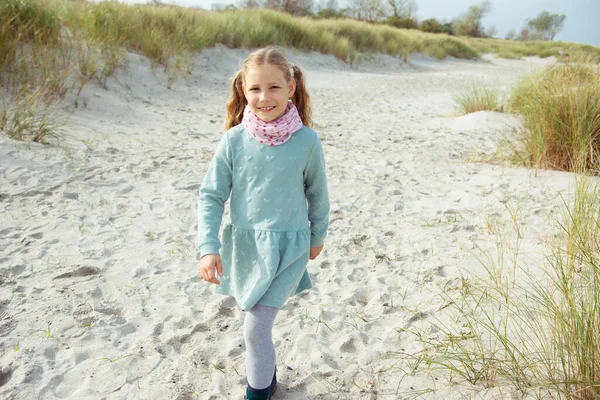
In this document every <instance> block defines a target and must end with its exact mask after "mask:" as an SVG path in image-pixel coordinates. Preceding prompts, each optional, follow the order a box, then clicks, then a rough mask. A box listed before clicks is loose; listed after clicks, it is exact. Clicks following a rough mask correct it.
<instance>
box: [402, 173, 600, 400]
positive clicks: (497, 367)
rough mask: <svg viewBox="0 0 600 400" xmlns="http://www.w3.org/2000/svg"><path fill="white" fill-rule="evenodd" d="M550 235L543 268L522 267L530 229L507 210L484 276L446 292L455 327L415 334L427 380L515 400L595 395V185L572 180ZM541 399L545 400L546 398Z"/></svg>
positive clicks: (599, 208) (598, 390) (485, 258)
mask: <svg viewBox="0 0 600 400" xmlns="http://www.w3.org/2000/svg"><path fill="white" fill-rule="evenodd" d="M563 209H564V213H563V216H562V217H559V219H558V220H556V221H555V223H554V224H553V226H554V227H555V228H557V230H558V231H559V234H558V235H556V240H551V241H549V247H548V249H547V250H548V251H547V254H546V260H547V263H546V265H543V266H541V265H526V264H527V263H526V262H525V263H524V262H523V261H520V260H521V259H522V258H521V257H520V256H519V253H521V245H522V241H523V235H522V233H523V229H524V226H526V221H524V220H523V219H522V217H521V215H522V214H521V213H519V206H518V205H516V206H514V207H512V209H509V208H507V210H508V211H507V214H508V217H507V218H506V219H505V224H504V225H503V231H502V232H499V234H498V241H497V243H498V246H497V251H496V252H495V253H492V252H490V251H487V250H486V251H483V250H482V251H481V252H480V253H479V254H478V255H477V257H478V258H479V260H480V262H481V264H482V265H483V266H484V267H485V273H484V275H483V276H473V277H466V276H465V277H463V278H462V280H461V282H460V284H459V285H458V287H457V289H456V290H455V291H450V290H445V291H444V296H446V297H447V300H448V304H451V306H450V307H449V309H450V310H451V312H452V313H453V314H452V315H453V317H452V318H451V319H448V318H446V319H443V318H442V317H440V318H436V319H435V320H434V322H432V324H431V326H430V327H429V328H428V329H420V330H415V332H414V333H415V334H416V335H417V338H418V339H419V341H420V342H421V343H422V344H423V346H424V349H423V351H422V352H420V353H419V354H418V355H416V356H415V357H413V360H412V362H413V364H414V365H419V366H420V367H421V368H425V369H426V370H427V372H428V373H429V374H432V375H437V374H439V375H441V376H444V377H447V378H449V379H450V380H451V382H454V383H464V382H467V383H469V384H471V385H474V386H477V387H479V388H482V389H489V388H509V389H510V390H511V391H513V394H516V395H518V396H522V397H527V396H532V395H535V396H541V398H546V397H548V398H567V399H584V400H592V399H597V398H598V397H599V396H600V242H599V240H598V238H599V237H600V235H599V233H600V186H599V183H598V181H597V180H593V178H590V177H588V176H582V177H580V178H578V179H577V181H576V183H575V185H574V187H573V190H572V193H571V194H570V198H566V199H564V208H563ZM544 396H546V397H544Z"/></svg>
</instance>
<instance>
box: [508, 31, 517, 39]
mask: <svg viewBox="0 0 600 400" xmlns="http://www.w3.org/2000/svg"><path fill="white" fill-rule="evenodd" d="M516 37H517V34H516V33H515V30H514V29H511V30H510V31H508V32H506V37H505V39H506V40H515V39H516Z"/></svg>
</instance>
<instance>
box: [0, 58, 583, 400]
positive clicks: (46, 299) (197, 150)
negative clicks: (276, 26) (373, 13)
mask: <svg viewBox="0 0 600 400" xmlns="http://www.w3.org/2000/svg"><path fill="white" fill-rule="evenodd" d="M246 54H247V52H246V51H244V50H230V49H224V48H222V47H217V48H215V49H208V50H206V51H204V52H203V53H202V54H200V55H199V56H197V57H196V58H195V59H194V64H195V66H194V69H193V73H192V74H191V75H190V76H188V77H187V78H185V79H181V80H179V81H176V82H175V84H174V85H173V87H172V89H168V88H167V77H166V74H165V73H164V71H161V70H160V69H159V70H157V71H156V72H155V73H153V72H152V71H151V68H150V63H149V61H148V60H146V59H144V58H142V57H140V56H138V55H134V54H130V55H129V68H128V71H127V72H120V73H119V74H118V75H117V76H116V78H111V79H109V80H108V89H103V88H102V87H100V85H98V84H96V83H92V84H90V85H88V86H86V87H85V88H84V90H83V92H82V94H81V96H80V97H79V98H76V97H75V96H74V95H69V96H68V97H67V99H65V101H64V103H63V104H62V105H61V108H60V111H59V114H58V115H59V116H60V118H61V120H63V121H64V124H65V125H64V132H63V134H62V140H61V141H60V142H59V143H56V142H52V143H50V144H46V145H42V144H37V143H22V142H15V141H11V140H9V139H8V138H6V136H4V135H0V210H1V217H0V350H1V351H0V354H1V355H0V397H1V398H3V399H27V400H30V399H37V398H40V399H140V400H141V399H241V398H242V397H243V393H244V388H245V384H246V382H245V378H244V375H245V367H244V362H243V361H244V344H243V340H242V334H241V326H242V322H243V317H244V313H243V312H242V311H241V310H240V309H239V308H238V307H237V306H236V304H235V301H233V300H232V299H230V298H227V297H224V296H220V295H217V294H214V287H212V286H211V285H209V284H207V283H205V282H203V281H202V280H201V279H200V278H199V275H198V261H197V254H196V250H195V244H196V229H197V226H196V201H197V196H198V188H199V186H200V182H201V180H202V177H203V175H204V172H205V171H206V169H207V167H208V163H209V162H210V159H211V156H212V154H213V151H214V149H215V146H216V144H217V143H218V141H219V139H220V132H221V129H222V122H223V118H224V104H225V101H226V99H227V97H228V93H229V77H230V76H232V74H233V73H234V71H235V70H236V68H237V67H238V65H239V62H240V60H242V59H243V58H244V57H245V56H246ZM290 59H291V60H293V61H295V62H297V63H299V64H300V65H302V66H303V67H304V68H305V72H306V74H307V81H308V88H309V91H310V94H311V96H312V101H313V106H314V119H315V120H316V121H317V123H318V126H317V128H316V130H317V132H318V133H319V135H320V137H321V140H322V142H323V146H324V151H325V158H326V162H327V172H328V181H329V190H330V197H331V224H330V229H329V235H328V237H327V239H326V243H325V248H324V251H323V253H322V254H321V256H320V257H319V258H318V259H317V260H314V261H311V262H310V263H309V266H308V269H309V272H310V274H311V277H312V279H313V283H314V288H313V289H312V290H310V291H306V292H304V293H302V294H301V295H299V296H296V297H293V298H291V299H290V300H289V301H288V303H287V304H286V306H285V307H284V308H283V309H282V310H281V312H280V314H279V316H278V317H277V320H276V322H275V327H274V340H275V345H276V349H277V359H278V368H279V374H278V376H279V378H280V391H279V393H278V394H276V395H275V396H274V398H275V399H290V400H305V399H323V400H324V399H379V398H382V399H392V398H407V397H409V396H414V395H415V394H419V393H423V394H422V396H421V397H420V398H440V399H446V398H484V397H486V398H503V397H502V395H501V394H499V393H500V392H498V390H487V389H484V388H482V387H477V386H475V387H470V386H468V385H466V384H465V385H462V384H450V383H449V382H448V380H444V379H443V378H437V379H436V378H434V377H433V376H431V375H429V374H428V373H427V372H426V371H421V372H419V373H417V374H415V375H414V376H413V375H411V374H410V373H408V372H410V371H407V369H406V361H407V354H413V353H415V352H417V351H418V350H419V348H420V345H419V343H418V342H417V341H416V339H415V337H414V335H412V334H411V333H410V328H411V326H413V325H415V324H421V325H422V326H426V325H427V322H428V321H430V320H432V319H434V318H435V317H436V315H438V314H439V313H441V312H442V311H441V310H444V309H446V308H447V306H448V304H447V299H444V297H443V296H440V293H441V292H442V291H443V290H444V288H448V287H451V286H452V285H456V284H457V282H458V281H459V280H460V277H461V276H462V275H464V274H466V273H471V274H478V273H480V272H481V271H482V267H481V265H480V264H479V262H478V261H477V259H476V258H475V257H474V255H473V250H474V249H478V248H483V249H494V248H495V244H496V243H497V240H498V235H497V232H495V230H494V229H492V228H490V227H491V226H500V225H502V224H505V223H507V221H508V220H509V216H508V215H509V213H508V212H507V209H508V208H507V207H516V208H515V209H518V210H519V218H522V220H523V221H524V223H525V226H526V228H527V229H526V231H525V234H524V238H523V247H522V248H523V252H525V253H527V254H529V255H531V257H532V259H534V260H538V259H540V257H539V256H537V255H538V254H541V253H542V252H543V248H544V243H545V240H544V238H545V237H547V235H550V234H551V232H549V225H548V224H549V220H551V217H552V215H554V214H556V213H557V212H558V211H559V210H560V207H561V201H562V200H561V197H560V196H561V195H562V196H565V195H566V194H567V193H568V191H569V187H570V185H571V184H572V182H573V176H572V175H571V174H568V173H561V172H549V171H537V172H536V171H532V170H528V169H525V168H520V167H510V166H508V165H507V164H506V163H502V162H496V163H484V162H483V160H486V159H489V158H494V155H495V154H496V152H497V150H498V148H499V146H498V141H499V140H500V139H502V138H503V137H510V135H511V129H512V128H513V127H519V126H520V121H519V120H518V118H516V117H515V116H511V115H507V114H501V113H493V112H479V113H474V114H470V115H466V116H456V115H455V114H454V109H453V106H454V102H453V96H454V95H455V94H457V93H460V92H461V91H462V90H464V89H466V88H467V87H469V86H470V85H479V86H483V87H488V88H496V89H498V90H500V91H501V92H504V93H507V92H508V91H509V90H510V88H511V87H512V86H513V85H514V84H515V83H516V82H517V81H518V79H519V77H521V76H524V75H526V74H529V73H530V72H532V71H534V70H538V69H540V68H543V67H544V66H545V65H547V64H549V63H551V62H552V60H549V61H548V60H540V59H535V58H528V59H525V60H502V59H495V58H491V57H487V58H485V59H484V60H482V61H464V60H454V59H447V60H445V61H441V62H440V61H435V60H431V59H427V58H425V57H416V58H415V59H414V60H413V61H412V62H411V63H410V64H408V65H407V64H405V63H404V62H402V61H399V60H396V59H393V58H389V57H385V56H377V57H374V58H373V59H371V60H366V61H365V62H364V63H363V64H361V65H360V66H348V65H345V64H343V63H342V62H340V61H338V60H336V59H335V58H333V57H331V56H325V55H321V54H317V53H308V54H307V53H298V52H295V51H290ZM496 158H497V157H496ZM507 205H508V206H507ZM421 390H423V392H420V391H421ZM494 396H496V397H494Z"/></svg>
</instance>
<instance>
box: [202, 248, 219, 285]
mask: <svg viewBox="0 0 600 400" xmlns="http://www.w3.org/2000/svg"><path fill="white" fill-rule="evenodd" d="M215 268H216V269H217V273H218V274H219V276H223V264H222V263H221V256H220V255H218V254H205V255H204V256H202V258H201V259H200V276H201V277H202V279H204V280H205V281H206V282H211V283H215V284H217V285H220V284H221V282H219V281H218V280H217V277H216V275H215Z"/></svg>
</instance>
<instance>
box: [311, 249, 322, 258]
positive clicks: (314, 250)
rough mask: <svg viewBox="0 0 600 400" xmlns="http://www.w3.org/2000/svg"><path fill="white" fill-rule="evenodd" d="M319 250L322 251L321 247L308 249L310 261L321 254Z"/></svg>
mask: <svg viewBox="0 0 600 400" xmlns="http://www.w3.org/2000/svg"><path fill="white" fill-rule="evenodd" d="M321 250H323V246H318V247H311V248H310V259H311V260H314V259H315V258H317V257H318V255H319V254H321Z"/></svg>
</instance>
